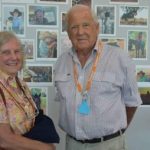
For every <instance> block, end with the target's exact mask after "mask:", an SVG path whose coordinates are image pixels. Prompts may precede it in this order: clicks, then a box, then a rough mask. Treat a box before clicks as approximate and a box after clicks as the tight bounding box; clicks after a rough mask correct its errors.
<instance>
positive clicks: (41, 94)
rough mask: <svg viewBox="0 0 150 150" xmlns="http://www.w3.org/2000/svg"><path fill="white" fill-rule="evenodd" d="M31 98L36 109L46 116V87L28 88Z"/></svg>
mask: <svg viewBox="0 0 150 150" xmlns="http://www.w3.org/2000/svg"><path fill="white" fill-rule="evenodd" d="M29 88H30V91H31V95H32V98H33V100H34V102H35V104H36V107H37V108H38V109H42V110H43V112H44V114H48V92H47V91H48V89H47V87H38V86H29Z"/></svg>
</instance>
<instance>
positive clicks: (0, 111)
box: [0, 95, 9, 123]
mask: <svg viewBox="0 0 150 150" xmlns="http://www.w3.org/2000/svg"><path fill="white" fill-rule="evenodd" d="M8 122H9V120H8V115H7V110H6V106H5V104H4V101H3V98H2V96H1V95H0V123H8Z"/></svg>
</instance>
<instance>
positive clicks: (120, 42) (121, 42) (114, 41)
mask: <svg viewBox="0 0 150 150" xmlns="http://www.w3.org/2000/svg"><path fill="white" fill-rule="evenodd" d="M101 41H102V43H104V44H108V45H112V46H116V47H120V48H121V49H123V50H125V45H126V44H125V39H123V38H101Z"/></svg>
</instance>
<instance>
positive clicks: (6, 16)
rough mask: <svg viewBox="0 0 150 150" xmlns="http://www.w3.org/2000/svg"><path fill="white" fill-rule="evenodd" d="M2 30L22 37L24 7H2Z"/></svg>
mask: <svg viewBox="0 0 150 150" xmlns="http://www.w3.org/2000/svg"><path fill="white" fill-rule="evenodd" d="M2 14H3V30H5V31H12V32H14V33H15V34H17V35H20V36H22V35H24V7H17V8H16V7H14V6H11V7H10V6H9V5H5V6H3V13H2Z"/></svg>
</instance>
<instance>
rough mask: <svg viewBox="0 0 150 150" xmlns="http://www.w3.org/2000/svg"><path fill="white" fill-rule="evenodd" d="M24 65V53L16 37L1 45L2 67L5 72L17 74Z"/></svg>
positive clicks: (0, 67) (0, 61)
mask: <svg viewBox="0 0 150 150" xmlns="http://www.w3.org/2000/svg"><path fill="white" fill-rule="evenodd" d="M22 65H23V53H22V51H21V47H20V44H19V43H18V41H17V40H16V39H11V40H10V41H8V42H7V43H5V44H4V45H3V46H1V47H0V69H1V70H2V71H3V72H5V73H7V74H9V75H11V76H16V74H17V72H18V71H19V70H20V69H21V68H22Z"/></svg>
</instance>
